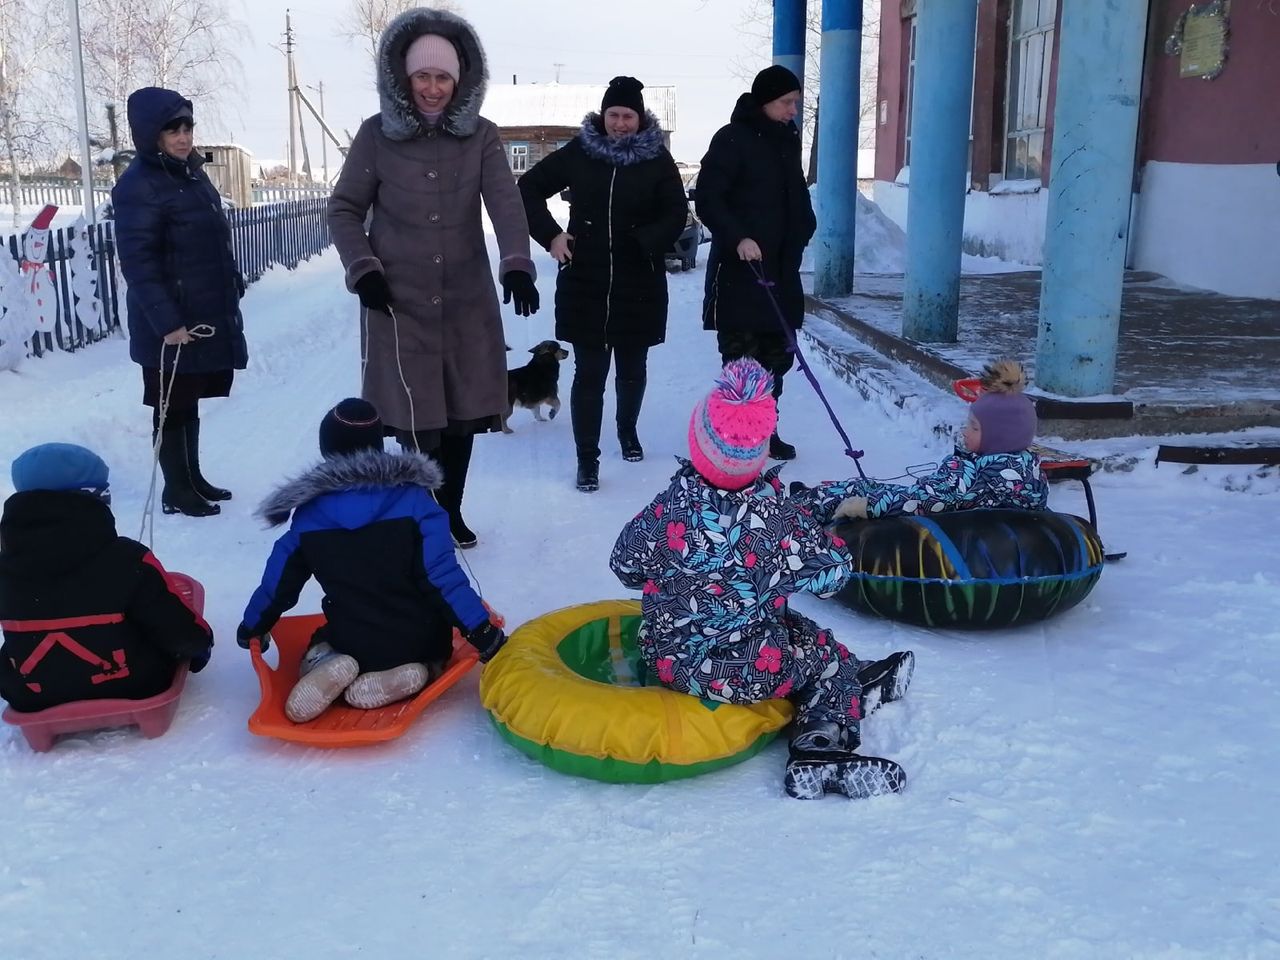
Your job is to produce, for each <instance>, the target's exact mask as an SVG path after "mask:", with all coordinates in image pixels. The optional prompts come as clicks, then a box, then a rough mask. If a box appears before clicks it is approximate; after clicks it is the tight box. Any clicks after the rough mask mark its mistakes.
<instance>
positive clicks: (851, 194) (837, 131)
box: [813, 0, 862, 297]
mask: <svg viewBox="0 0 1280 960" xmlns="http://www.w3.org/2000/svg"><path fill="white" fill-rule="evenodd" d="M861 69H862V0H822V77H821V84H820V87H819V94H818V189H817V214H818V233H817V236H816V238H815V240H814V268H813V292H814V293H815V294H816V295H817V296H819V297H843V296H846V295H847V294H849V293H852V292H853V244H854V231H855V225H856V223H857V215H858V95H859V93H860V92H861V91H860V87H861V83H860V82H859V75H860V72H861Z"/></svg>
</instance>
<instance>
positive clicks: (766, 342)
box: [716, 330, 796, 399]
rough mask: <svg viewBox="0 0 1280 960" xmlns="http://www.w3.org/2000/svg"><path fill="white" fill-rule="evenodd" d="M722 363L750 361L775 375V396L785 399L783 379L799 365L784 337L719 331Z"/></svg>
mask: <svg viewBox="0 0 1280 960" xmlns="http://www.w3.org/2000/svg"><path fill="white" fill-rule="evenodd" d="M716 343H717V345H718V346H719V347H720V361H721V363H728V362H729V361H730V360H738V359H741V358H742V357H751V358H752V359H753V360H755V361H757V362H758V363H759V364H760V366H762V367H764V368H765V369H766V370H768V371H769V372H770V373H771V374H773V396H774V398H775V399H777V398H778V397H780V396H782V378H783V377H784V376H786V373H787V371H788V370H790V369H791V367H792V366H793V365H794V364H795V362H796V356H795V354H794V353H792V352H791V350H790V349H789V344H788V341H787V335H786V334H785V333H780V332H779V333H751V332H749V331H744V330H718V331H716Z"/></svg>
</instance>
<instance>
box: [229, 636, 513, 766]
mask: <svg viewBox="0 0 1280 960" xmlns="http://www.w3.org/2000/svg"><path fill="white" fill-rule="evenodd" d="M490 619H491V620H492V621H493V622H494V624H495V625H497V626H499V627H501V626H502V625H503V620H502V618H501V617H500V616H498V615H496V614H491V615H490ZM322 623H324V614H322V613H314V614H309V615H307V616H300V617H282V618H281V619H280V622H279V623H278V624H276V627H275V629H274V630H272V631H271V639H272V641H273V642H274V643H275V646H276V650H277V651H278V655H279V658H280V665H279V666H277V667H276V668H275V669H274V670H273V669H272V668H271V666H270V665H269V664H268V663H267V661H266V660H264V659H263V656H262V645H261V644H260V643H259V642H258V639H257V638H256V637H255V638H254V639H253V640H251V641H250V643H249V655H250V657H251V658H252V660H253V670H254V673H256V674H257V675H258V686H259V687H260V688H261V690H262V699H261V701H260V702H259V703H258V708H257V709H256V710H254V711H253V715H252V716H251V717H249V732H250V733H254V734H257V735H258V736H260V737H275V738H276V739H278V740H288V741H290V742H292V743H305V744H308V745H309V746H313V747H360V746H365V745H366V744H370V743H382V742H383V741H385V740H394V739H395V738H396V737H398V736H400V735H401V734H402V733H404V732H405V731H406V730H408V729H409V725H410V724H412V723H413V721H414V720H416V719H417V717H418V714H420V713H422V711H423V710H425V709H426V708H427V707H428V706H429V705H430V704H431V702H432V701H433V700H435V699H436V698H437V697H439V696H440V695H441V694H442V693H444V692H445V691H446V690H448V689H449V688H450V687H452V686H453V685H454V684H455V683H457V682H458V681H459V680H461V679H462V677H463V675H464V674H465V673H466V672H467V671H468V670H470V669H471V668H472V667H473V666H475V664H476V663H477V661H478V660H479V655H478V654H477V653H476V651H475V648H474V647H472V646H471V645H470V644H469V643H467V642H466V641H465V640H463V639H462V636H461V635H460V634H459V633H458V632H457V631H456V630H455V631H454V632H453V656H451V657H450V658H449V662H448V663H446V664H445V670H444V673H442V674H441V675H440V676H439V677H437V678H436V679H435V680H434V681H432V682H431V683H429V684H427V685H426V686H425V687H423V688H422V691H421V692H420V693H419V694H418V695H417V696H416V697H410V698H409V699H408V700H401V701H400V702H398V703H393V704H390V705H389V706H386V707H379V708H377V709H375V710H357V709H356V708H355V707H349V706H347V705H346V704H345V703H344V702H343V701H342V700H338V701H337V702H336V703H334V705H333V706H331V707H330V708H329V709H328V710H326V711H325V712H324V713H322V714H320V716H318V717H316V718H315V719H314V720H310V721H308V722H307V723H294V722H293V721H292V720H290V719H289V718H288V717H287V716H285V712H284V703H285V700H287V699H288V697H289V692H290V691H291V690H292V689H293V685H294V684H295V683H297V682H298V667H299V665H300V664H301V663H302V655H303V654H304V653H306V651H307V647H308V645H309V644H310V643H311V635H312V634H313V633H315V631H316V628H317V627H319V626H320V625H321V624H322Z"/></svg>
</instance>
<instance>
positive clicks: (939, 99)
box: [902, 0, 978, 343]
mask: <svg viewBox="0 0 1280 960" xmlns="http://www.w3.org/2000/svg"><path fill="white" fill-rule="evenodd" d="M917 9H918V10H919V14H918V19H917V21H916V74H915V87H914V88H913V89H912V91H911V157H910V164H909V165H910V167H911V183H910V185H909V186H908V188H907V270H906V277H905V279H904V285H903V294H902V335H903V336H904V337H908V338H910V339H912V340H919V341H922V342H925V343H950V342H954V341H955V339H956V327H957V321H958V318H959V316H960V247H961V243H962V241H963V240H964V198H965V192H966V190H967V189H968V186H969V185H968V182H967V181H968V178H967V173H968V169H969V120H970V117H971V115H972V112H973V44H974V31H975V30H976V29H977V24H978V3H977V0H920V4H919V7H918V8H917Z"/></svg>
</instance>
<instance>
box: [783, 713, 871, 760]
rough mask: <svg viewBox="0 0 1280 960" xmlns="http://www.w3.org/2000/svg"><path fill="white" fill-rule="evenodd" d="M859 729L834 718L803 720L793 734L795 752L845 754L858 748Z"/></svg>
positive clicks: (792, 748)
mask: <svg viewBox="0 0 1280 960" xmlns="http://www.w3.org/2000/svg"><path fill="white" fill-rule="evenodd" d="M860 742H861V741H860V739H859V737H858V732H857V730H855V729H853V728H850V727H846V726H843V725H842V724H839V723H836V722H835V721H834V720H801V721H797V722H796V728H795V730H794V732H793V733H792V734H791V752H792V753H793V754H796V753H803V754H813V755H818V754H821V755H844V754H847V753H852V752H853V751H855V750H857V749H858V744H859V743H860Z"/></svg>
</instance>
